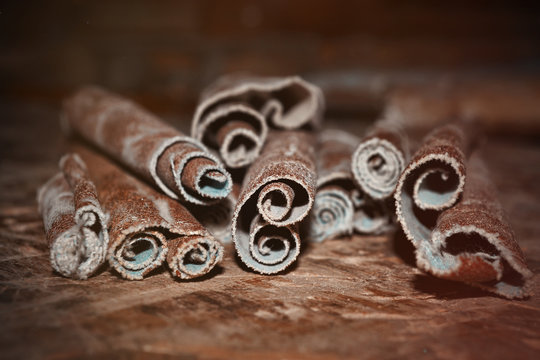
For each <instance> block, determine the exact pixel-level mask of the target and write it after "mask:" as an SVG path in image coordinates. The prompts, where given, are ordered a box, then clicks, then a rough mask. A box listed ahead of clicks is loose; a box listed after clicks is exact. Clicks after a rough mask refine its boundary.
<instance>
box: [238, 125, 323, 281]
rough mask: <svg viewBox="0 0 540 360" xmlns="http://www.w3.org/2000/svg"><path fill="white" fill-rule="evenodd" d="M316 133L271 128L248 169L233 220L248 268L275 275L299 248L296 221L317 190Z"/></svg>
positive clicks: (293, 256) (240, 250)
mask: <svg viewBox="0 0 540 360" xmlns="http://www.w3.org/2000/svg"><path fill="white" fill-rule="evenodd" d="M316 178H317V174H316V165H315V137H314V135H313V134H312V133H310V132H305V131H276V132H274V133H272V134H270V135H269V137H268V142H267V143H266V145H265V147H264V149H263V151H262V153H261V156H260V157H259V159H257V161H256V162H255V163H254V164H253V165H252V166H251V167H250V168H249V170H248V172H247V174H246V177H245V178H244V183H243V186H242V190H241V192H240V196H239V198H238V202H237V204H236V208H235V211H234V215H233V219H232V226H231V228H232V237H233V241H234V244H235V248H236V252H237V254H238V255H239V257H240V259H241V260H242V262H243V263H244V264H245V265H246V266H247V267H248V268H250V269H252V270H254V271H257V272H259V273H262V274H275V273H277V272H280V271H282V270H284V269H285V268H287V267H288V266H289V265H291V264H292V263H293V262H294V261H295V260H296V258H297V256H298V254H299V252H300V236H299V233H298V223H299V222H300V221H301V220H302V219H304V218H305V217H306V216H307V214H308V212H309V211H310V209H311V207H312V205H313V201H314V197H315V189H316V181H317V179H316Z"/></svg>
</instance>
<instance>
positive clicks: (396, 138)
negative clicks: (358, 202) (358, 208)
mask: <svg viewBox="0 0 540 360" xmlns="http://www.w3.org/2000/svg"><path fill="white" fill-rule="evenodd" d="M408 157H409V144H408V138H407V134H406V133H405V131H404V130H403V127H402V125H401V124H400V122H399V121H398V120H393V119H387V118H386V119H381V120H378V121H376V122H375V124H374V125H373V126H372V127H371V128H370V129H368V131H367V133H366V136H365V137H364V138H363V139H362V141H361V142H360V143H359V145H358V147H357V148H356V150H355V151H354V155H353V158H352V163H351V166H352V172H353V174H354V179H355V181H356V183H357V184H358V186H359V187H360V188H361V189H362V191H364V193H366V194H368V195H369V196H370V197H371V198H373V199H387V198H389V197H391V196H392V194H393V193H394V190H395V189H396V185H397V182H398V179H399V176H400V175H401V173H402V172H403V169H405V164H406V161H407V160H408Z"/></svg>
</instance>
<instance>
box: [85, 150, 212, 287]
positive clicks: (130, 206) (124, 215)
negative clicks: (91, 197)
mask: <svg viewBox="0 0 540 360" xmlns="http://www.w3.org/2000/svg"><path fill="white" fill-rule="evenodd" d="M75 149H76V151H77V152H78V153H79V154H80V155H81V157H82V158H83V159H84V160H85V161H86V163H87V164H88V169H89V173H90V175H91V177H92V179H93V180H94V181H95V183H96V186H97V188H98V191H99V199H100V201H101V203H102V205H103V207H104V208H105V209H107V212H108V213H109V235H110V245H109V250H108V259H109V263H110V264H111V266H112V267H113V268H114V269H115V270H116V271H117V272H118V273H119V274H120V275H121V276H122V277H124V278H126V279H129V280H140V279H142V278H144V277H145V276H146V275H148V274H149V273H150V272H151V271H152V270H154V269H156V268H158V267H159V266H161V265H162V263H163V262H164V261H165V260H166V261H167V264H168V266H169V269H170V270H171V272H172V274H173V275H174V276H176V277H178V278H180V279H191V278H195V277H199V276H202V275H204V274H206V273H208V272H209V271H210V270H212V269H213V268H214V266H215V265H216V264H218V263H219V262H220V261H221V258H222V256H223V246H222V245H221V243H219V241H217V240H216V239H215V238H214V237H213V236H212V235H210V234H209V233H208V232H207V231H206V229H205V228H204V227H203V226H202V225H201V224H200V223H199V222H198V221H197V220H196V219H195V218H194V217H193V216H192V215H191V214H190V213H189V211H188V210H187V209H186V208H185V207H184V206H183V205H182V204H180V203H179V202H178V201H175V200H173V199H171V198H170V197H168V196H165V195H163V194H161V193H160V192H158V191H156V190H154V189H153V188H151V187H150V186H148V185H146V184H145V183H143V182H141V181H139V180H137V179H135V178H134V177H132V176H130V175H129V174H127V173H126V172H125V171H123V170H121V169H120V168H118V167H117V166H115V165H113V164H112V163H111V162H110V161H108V160H107V159H105V158H104V157H102V156H100V155H98V154H96V153H94V152H92V151H91V150H88V149H84V148H83V147H80V146H77V147H75Z"/></svg>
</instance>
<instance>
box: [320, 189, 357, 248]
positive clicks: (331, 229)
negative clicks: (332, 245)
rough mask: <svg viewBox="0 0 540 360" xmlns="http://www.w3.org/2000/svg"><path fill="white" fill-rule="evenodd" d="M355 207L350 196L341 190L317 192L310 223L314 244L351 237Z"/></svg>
mask: <svg viewBox="0 0 540 360" xmlns="http://www.w3.org/2000/svg"><path fill="white" fill-rule="evenodd" d="M353 215H354V207H353V203H352V201H351V199H350V197H349V194H348V193H347V192H345V191H342V190H340V189H339V188H337V189H336V188H331V189H323V190H319V191H317V195H315V202H314V203H313V210H312V215H311V217H312V218H311V223H310V226H311V227H310V239H311V240H312V241H314V242H322V241H324V240H328V239H333V238H336V237H339V236H341V235H350V234H352V231H353Z"/></svg>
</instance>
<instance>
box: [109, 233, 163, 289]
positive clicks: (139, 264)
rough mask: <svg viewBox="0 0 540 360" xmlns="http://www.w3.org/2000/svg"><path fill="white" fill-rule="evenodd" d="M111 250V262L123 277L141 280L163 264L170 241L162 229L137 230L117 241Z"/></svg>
mask: <svg viewBox="0 0 540 360" xmlns="http://www.w3.org/2000/svg"><path fill="white" fill-rule="evenodd" d="M109 252H110V255H109V263H110V264H111V266H112V267H113V268H114V269H115V270H116V271H117V272H118V273H119V274H120V275H122V277H124V278H126V279H129V280H141V279H143V278H144V277H145V276H146V275H148V274H149V273H150V272H151V271H152V270H154V269H156V268H158V267H160V266H161V265H162V264H163V261H164V260H165V256H166V255H167V252H168V243H167V239H166V238H165V236H164V235H163V233H162V232H160V231H152V230H146V231H144V230H143V231H135V232H133V233H130V234H129V235H128V236H126V237H125V238H124V239H123V241H117V242H115V243H114V244H113V247H111V249H110V250H109Z"/></svg>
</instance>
